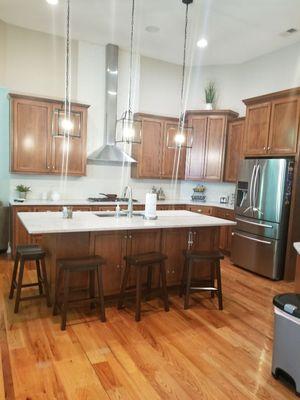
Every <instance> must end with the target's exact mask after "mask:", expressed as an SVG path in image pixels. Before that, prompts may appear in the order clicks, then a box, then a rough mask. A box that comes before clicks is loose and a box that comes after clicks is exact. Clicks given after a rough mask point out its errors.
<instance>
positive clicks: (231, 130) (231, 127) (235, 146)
mask: <svg viewBox="0 0 300 400" xmlns="http://www.w3.org/2000/svg"><path fill="white" fill-rule="evenodd" d="M244 126H245V120H244V119H242V120H239V121H231V122H229V123H228V133H227V144H226V150H225V170H224V181H225V182H235V181H236V180H237V172H238V166H239V162H240V160H241V158H242V153H243V136H244Z"/></svg>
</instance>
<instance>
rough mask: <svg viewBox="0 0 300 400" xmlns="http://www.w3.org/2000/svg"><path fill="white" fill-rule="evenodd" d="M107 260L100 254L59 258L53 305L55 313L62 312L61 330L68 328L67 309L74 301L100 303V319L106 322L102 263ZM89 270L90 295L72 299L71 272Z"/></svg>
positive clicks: (92, 304)
mask: <svg viewBox="0 0 300 400" xmlns="http://www.w3.org/2000/svg"><path fill="white" fill-rule="evenodd" d="M103 264H105V260H104V259H103V258H102V257H100V256H90V257H85V258H78V259H62V260H58V263H57V271H56V282H55V300H54V307H53V315H57V313H58V310H59V311H60V312H61V330H65V329H66V323H67V311H68V308H69V304H70V303H72V304H74V303H80V304H84V303H87V302H88V303H90V304H91V307H92V306H94V305H95V303H98V304H100V320H101V321H102V322H105V308H104V292H103V282H102V265H103ZM83 271H87V272H88V273H89V287H88V290H89V297H88V298H84V299H82V298H76V299H74V298H73V299H72V300H71V299H70V298H69V295H70V274H74V273H78V272H83ZM95 274H96V281H97V286H98V287H97V289H98V295H97V296H96V295H95ZM61 287H62V289H63V294H62V302H60V301H59V291H60V288H61Z"/></svg>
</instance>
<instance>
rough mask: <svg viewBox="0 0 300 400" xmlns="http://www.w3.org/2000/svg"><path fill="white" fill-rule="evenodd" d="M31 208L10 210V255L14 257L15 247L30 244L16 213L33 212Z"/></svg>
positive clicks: (24, 207) (29, 239) (27, 234)
mask: <svg viewBox="0 0 300 400" xmlns="http://www.w3.org/2000/svg"><path fill="white" fill-rule="evenodd" d="M33 211H34V208H33V207H26V206H21V207H15V206H14V207H13V208H12V255H13V257H15V254H16V247H17V246H18V245H22V244H30V243H31V238H30V235H29V233H28V232H27V230H26V229H25V228H24V226H23V224H22V222H21V220H20V218H19V217H18V212H33Z"/></svg>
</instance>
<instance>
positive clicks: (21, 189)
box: [16, 185, 31, 199]
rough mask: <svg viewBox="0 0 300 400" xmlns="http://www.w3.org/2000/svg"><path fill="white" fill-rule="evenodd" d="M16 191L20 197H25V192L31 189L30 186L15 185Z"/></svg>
mask: <svg viewBox="0 0 300 400" xmlns="http://www.w3.org/2000/svg"><path fill="white" fill-rule="evenodd" d="M16 191H17V192H18V193H19V198H20V199H26V197H27V193H28V192H30V191H31V187H30V186H25V185H17V186H16Z"/></svg>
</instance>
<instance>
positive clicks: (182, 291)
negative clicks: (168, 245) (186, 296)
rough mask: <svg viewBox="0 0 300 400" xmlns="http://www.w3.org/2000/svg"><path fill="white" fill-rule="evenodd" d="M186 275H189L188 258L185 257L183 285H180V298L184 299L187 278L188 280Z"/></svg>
mask: <svg viewBox="0 0 300 400" xmlns="http://www.w3.org/2000/svg"><path fill="white" fill-rule="evenodd" d="M186 273H187V258H186V257H185V259H184V265H183V271H182V278H181V285H180V290H179V297H182V296H183V293H184V288H185V284H186V278H187V276H186Z"/></svg>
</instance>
